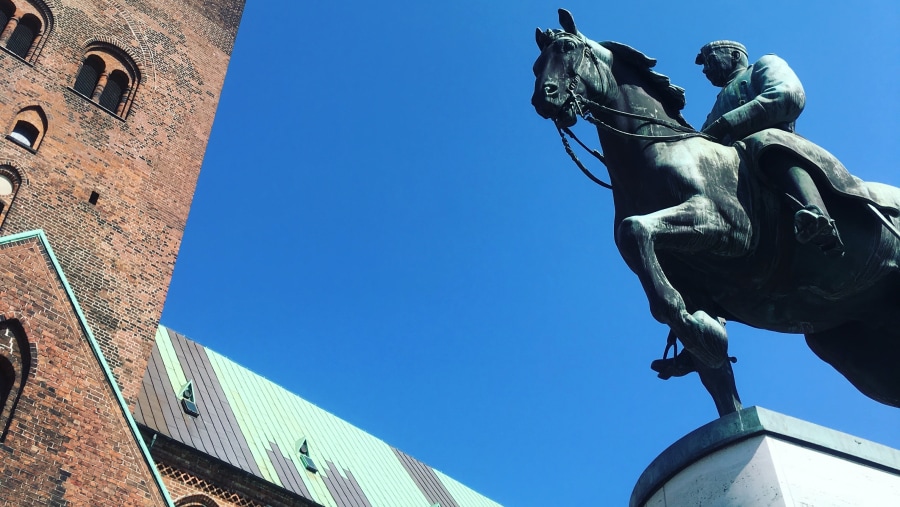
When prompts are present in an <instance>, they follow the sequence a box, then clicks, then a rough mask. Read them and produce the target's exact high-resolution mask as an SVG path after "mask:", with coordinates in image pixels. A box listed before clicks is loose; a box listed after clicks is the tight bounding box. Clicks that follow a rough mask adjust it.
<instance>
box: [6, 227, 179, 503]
mask: <svg viewBox="0 0 900 507" xmlns="http://www.w3.org/2000/svg"><path fill="white" fill-rule="evenodd" d="M23 281H27V283H23ZM0 315H3V316H4V317H5V318H6V319H18V320H19V321H20V322H21V324H22V327H23V328H24V331H25V335H26V337H27V340H28V342H29V345H30V350H31V351H32V353H33V356H34V357H33V361H32V368H31V371H30V374H29V375H28V378H27V379H26V381H25V384H24V386H23V388H22V391H21V397H20V398H19V401H18V403H17V404H16V408H15V412H14V413H13V414H12V416H13V417H12V419H11V422H10V425H9V431H8V432H7V433H6V435H5V437H4V438H3V440H2V442H0V504H2V505H10V506H16V507H20V506H22V507H24V506H62V505H68V506H72V507H75V506H91V507H93V506H100V505H117V506H151V505H152V506H156V505H164V502H163V499H162V496H161V494H160V492H159V489H158V487H157V486H156V485H155V483H154V482H153V477H152V475H151V472H150V470H151V469H150V466H149V465H148V464H147V463H146V461H145V460H144V459H143V457H142V455H141V453H140V449H139V447H138V444H137V442H136V440H135V437H134V435H133V434H132V432H131V430H130V428H129V427H128V424H127V422H126V419H125V417H124V415H123V413H122V410H121V408H120V406H119V405H118V404H117V402H116V399H115V394H114V392H113V389H112V386H111V385H110V384H109V382H108V381H107V380H106V378H105V376H104V374H103V370H102V369H101V368H100V366H99V364H98V361H97V359H96V357H95V355H94V353H93V352H92V350H91V348H90V346H89V342H88V340H87V338H86V336H85V335H84V333H83V331H82V329H81V326H80V324H79V322H78V320H77V317H76V315H75V313H74V311H73V308H72V306H71V304H70V302H69V299H68V297H67V295H66V292H65V290H64V288H63V286H62V284H61V283H60V281H59V279H58V278H57V276H56V272H55V271H54V270H53V269H51V267H50V265H49V263H48V257H47V256H46V255H45V251H44V250H43V248H42V246H41V244H40V242H39V240H37V239H36V238H32V239H28V240H24V241H21V242H17V243H14V244H8V245H4V246H2V247H0ZM8 403H9V402H8Z"/></svg>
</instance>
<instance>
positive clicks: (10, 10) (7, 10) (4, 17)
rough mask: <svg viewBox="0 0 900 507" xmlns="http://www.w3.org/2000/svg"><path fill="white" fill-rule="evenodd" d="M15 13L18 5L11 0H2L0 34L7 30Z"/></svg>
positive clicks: (0, 1) (0, 5)
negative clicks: (10, 0)
mask: <svg viewBox="0 0 900 507" xmlns="http://www.w3.org/2000/svg"><path fill="white" fill-rule="evenodd" d="M15 13H16V6H14V5H13V4H12V3H10V2H9V0H0V34H2V33H3V31H4V30H6V25H8V24H9V20H11V19H12V17H13V14H15Z"/></svg>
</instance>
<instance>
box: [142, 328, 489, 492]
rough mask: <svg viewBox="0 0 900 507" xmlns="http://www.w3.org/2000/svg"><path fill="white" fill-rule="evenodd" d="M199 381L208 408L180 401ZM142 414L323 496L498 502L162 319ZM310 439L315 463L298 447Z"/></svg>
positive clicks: (216, 453)
mask: <svg viewBox="0 0 900 507" xmlns="http://www.w3.org/2000/svg"><path fill="white" fill-rule="evenodd" d="M188 381H191V382H192V384H193V392H194V398H195V401H196V404H197V407H198V409H199V412H200V415H199V416H197V417H192V416H190V415H188V414H186V413H185V412H184V411H183V410H182V407H181V392H182V390H183V388H184V386H185V385H186V384H187V383H188ZM134 415H135V419H136V420H137V421H138V422H139V423H140V424H143V425H144V426H146V427H148V428H151V429H153V430H155V431H157V432H159V433H162V434H164V435H166V436H168V437H170V438H172V439H174V440H177V441H179V442H182V443H183V444H185V445H188V446H190V447H193V448H194V449H197V450H198V451H200V452H203V453H205V454H207V455H209V456H212V457H214V458H217V459H219V460H222V461H224V462H227V463H229V464H231V465H234V466H236V467H238V468H240V469H242V470H245V471H247V472H250V473H252V474H253V475H256V476H257V477H260V478H262V479H265V480H267V481H269V482H271V483H273V484H276V485H278V486H281V487H282V488H285V489H287V490H290V491H292V492H294V493H297V494H299V495H301V496H303V497H305V498H308V499H310V500H313V501H315V502H317V503H319V504H321V505H324V506H334V507H344V506H347V507H382V506H383V507H406V506H409V507H430V506H432V505H434V504H438V503H439V504H440V505H441V507H499V504H497V503H496V502H494V501H492V500H489V499H487V498H485V497H484V496H482V495H479V494H478V493H476V492H474V491H472V490H471V489H469V488H467V487H466V486H464V485H463V484H460V483H459V482H457V481H455V480H453V479H451V478H450V477H447V476H446V475H444V474H442V473H440V472H438V471H437V470H434V469H432V468H431V467H429V466H427V465H425V464H423V463H422V462H420V461H418V460H416V459H414V458H412V457H410V456H408V455H406V454H404V453H403V452H401V451H399V450H397V449H395V448H393V447H391V446H389V445H388V444H386V443H385V442H383V441H381V440H379V439H378V438H376V437H374V436H372V435H369V434H368V433H366V432H364V431H362V430H360V429H359V428H357V427H355V426H353V425H351V424H349V423H347V422H346V421H343V420H341V419H340V418H338V417H336V416H334V415H332V414H330V413H328V412H326V411H324V410H322V409H320V408H318V407H316V406H315V405H313V404H311V403H309V402H307V401H305V400H303V399H302V398H300V397H299V396H297V395H295V394H293V393H291V392H289V391H287V390H286V389H284V388H282V387H280V386H278V385H276V384H274V383H272V382H270V381H268V380H266V379H265V378H263V377H261V376H259V375H257V374H256V373H253V372H251V371H250V370H247V369H246V368H244V367H242V366H240V365H238V364H236V363H234V362H233V361H231V360H229V359H227V358H225V357H224V356H221V355H219V354H217V353H215V352H213V351H211V350H209V349H207V348H205V347H203V346H202V345H199V344H198V343H195V342H192V341H190V340H188V339H187V338H185V337H184V336H182V335H180V334H178V333H176V332H174V331H171V330H169V329H167V328H165V327H163V326H160V327H159V329H158V330H157V334H156V346H155V347H154V349H153V355H152V357H151V359H150V363H149V365H148V367H147V372H146V374H145V375H144V383H143V387H142V389H141V393H140V396H139V398H138V403H137V405H136V408H135V414H134ZM304 438H305V439H306V440H307V442H308V448H309V457H310V458H312V460H313V461H314V462H315V465H316V466H317V467H318V469H319V470H318V472H316V473H313V472H310V471H308V470H307V469H306V467H305V466H304V465H303V464H302V462H301V455H300V453H299V451H298V448H299V444H300V443H301V442H302V439H304Z"/></svg>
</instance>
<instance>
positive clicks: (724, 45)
mask: <svg viewBox="0 0 900 507" xmlns="http://www.w3.org/2000/svg"><path fill="white" fill-rule="evenodd" d="M716 49H730V50H733V51H740V52H741V53H744V56H746V57H748V58H749V57H750V55H748V54H747V48H745V47H744V45H743V44H741V43H740V42H735V41H733V40H714V41H712V42H710V43H709V44H706V45H704V46H703V47H702V48H700V52H699V53H697V58H695V59H694V63H696V64H697V65H703V62H704V61H705V60H706V56H707V55H708V54H710V53H711V52H713V51H715V50H716Z"/></svg>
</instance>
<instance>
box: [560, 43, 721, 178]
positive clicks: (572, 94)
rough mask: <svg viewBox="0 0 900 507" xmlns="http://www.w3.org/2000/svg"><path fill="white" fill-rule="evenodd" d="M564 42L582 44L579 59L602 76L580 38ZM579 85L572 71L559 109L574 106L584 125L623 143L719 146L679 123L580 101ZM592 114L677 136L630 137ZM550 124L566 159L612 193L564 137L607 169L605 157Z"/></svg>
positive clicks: (649, 135)
mask: <svg viewBox="0 0 900 507" xmlns="http://www.w3.org/2000/svg"><path fill="white" fill-rule="evenodd" d="M567 38H570V39H574V41H575V42H577V43H578V44H581V46H582V54H581V57H582V59H583V58H585V57H587V58H588V59H589V60H590V61H591V63H593V64H594V68H595V69H596V70H597V74H598V75H600V72H601V67H600V61H599V60H598V59H597V55H596V54H594V51H593V50H592V49H591V48H590V46H589V45H588V44H587V43H585V42H584V41H583V40H580V39H579V38H576V37H571V35H570V37H567ZM580 64H581V61H578V62H577V63H576V64H575V65H573V69H575V68H578V66H579V65H580ZM579 81H581V76H579V75H578V74H576V73H575V71H574V70H573V71H572V72H571V73H570V76H569V79H568V83H567V85H566V93H567V94H568V96H567V97H566V100H565V101H564V102H563V104H562V106H560V110H563V109H565V107H566V106H568V105H569V104H570V103H571V104H572V105H573V107H574V108H575V114H576V115H578V116H580V117H581V118H583V119H584V120H585V121H587V122H589V123H591V124H592V125H594V126H596V127H598V128H600V129H603V130H605V131H607V132H609V133H611V134H613V135H616V136H619V137H624V138H626V139H637V140H642V141H650V142H652V143H658V142H674V141H682V140H684V139H689V138H692V137H702V138H704V139H707V140H710V141H714V142H718V140H717V139H716V138H714V137H712V136H710V135H707V134H704V133H703V132H698V131H696V130H694V129H693V128H691V127H688V126H685V125H680V124H678V123H673V122H670V121H666V120H662V119H659V118H655V117H653V116H648V115H644V114H638V113H630V112H628V111H621V110H619V109H614V108H611V107H609V106H604V105H603V104H599V103H597V102H594V101H592V100H590V99H588V98H587V97H583V96H582V95H580V94H578V93H577V92H576V91H575V90H576V89H577V88H578V82H579ZM594 111H598V112H603V113H607V114H610V115H613V116H621V117H625V118H632V119H637V120H643V121H645V122H647V123H649V124H652V125H659V126H661V127H665V128H668V129H670V130H673V131H675V132H677V134H671V135H664V136H661V135H652V134H636V133H632V132H626V131H624V130H621V129H618V128H616V127H613V126H612V125H610V124H608V123H606V122H604V121H603V120H601V119H599V118H596V117H595V116H594ZM553 124H554V125H555V126H556V131H557V133H559V137H560V139H561V140H562V144H563V147H564V148H565V150H566V153H567V154H568V155H569V157H570V158H571V159H572V161H573V162H574V163H575V165H576V166H578V168H579V169H580V170H581V172H582V173H584V175H585V176H587V177H588V178H589V179H590V180H591V181H593V182H594V183H596V184H598V185H600V186H601V187H604V188H608V189H610V190H612V185H610V184H609V183H606V182H605V181H603V180H601V179H599V178H597V177H596V176H594V174H593V173H592V172H591V171H590V170H588V169H587V168H586V167H585V166H584V164H583V163H581V160H579V159H578V156H577V155H576V154H575V151H574V150H572V147H571V145H570V144H569V140H568V139H566V136H569V137H571V138H572V139H574V140H575V142H577V143H578V144H579V145H580V146H581V147H582V148H584V149H585V150H586V151H587V152H588V153H590V154H591V155H593V156H594V157H595V158H596V159H597V160H599V161H600V162H601V163H602V164H603V165H606V157H604V156H603V154H602V153H600V152H599V151H597V150H595V149H591V148H589V147H588V146H587V145H585V144H584V143H583V142H582V141H581V140H580V139H578V136H576V135H575V133H574V132H572V130H571V129H569V127H560V126H559V123H558V122H557V121H556V120H554V121H553Z"/></svg>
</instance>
